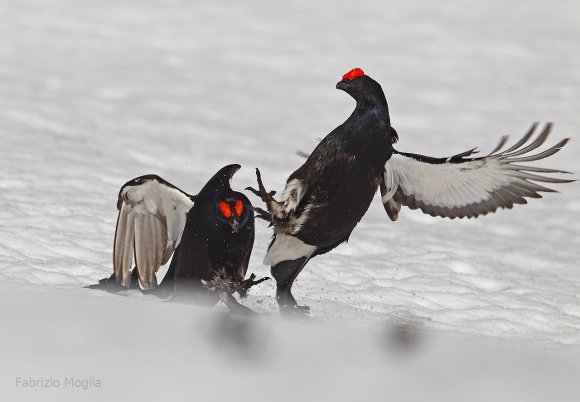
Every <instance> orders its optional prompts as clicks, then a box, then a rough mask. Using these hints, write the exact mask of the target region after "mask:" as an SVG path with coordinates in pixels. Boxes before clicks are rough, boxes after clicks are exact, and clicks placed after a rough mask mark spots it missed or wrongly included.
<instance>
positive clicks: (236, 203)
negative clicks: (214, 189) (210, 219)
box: [213, 191, 253, 233]
mask: <svg viewBox="0 0 580 402" xmlns="http://www.w3.org/2000/svg"><path fill="white" fill-rule="evenodd" d="M213 205H214V213H215V214H216V217H217V222H218V226H220V227H221V228H222V229H223V230H225V231H230V232H231V233H238V231H239V230H240V229H241V228H244V227H245V226H246V224H247V223H248V222H249V221H251V219H250V217H253V214H252V209H251V206H252V204H250V201H249V200H248V198H247V197H246V196H245V195H243V194H242V193H238V192H236V191H220V192H218V193H216V194H215V196H214V198H213Z"/></svg>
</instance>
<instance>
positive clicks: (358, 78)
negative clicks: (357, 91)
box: [354, 76, 362, 81]
mask: <svg viewBox="0 0 580 402" xmlns="http://www.w3.org/2000/svg"><path fill="white" fill-rule="evenodd" d="M361 79H362V78H361V77H360V76H358V77H356V78H355V79H354V80H355V81H360V80H361Z"/></svg>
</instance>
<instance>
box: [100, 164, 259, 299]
mask: <svg viewBox="0 0 580 402" xmlns="http://www.w3.org/2000/svg"><path fill="white" fill-rule="evenodd" d="M239 168H240V166H239V165H228V166H225V167H224V168H222V169H220V170H219V171H218V172H217V173H216V174H215V175H214V176H213V177H212V178H211V179H210V180H209V181H208V182H207V184H206V185H205V186H204V187H203V188H202V189H201V191H200V192H199V193H198V194H197V195H195V196H191V195H189V194H187V193H185V192H183V191H182V190H180V189H178V188H177V187H175V186H174V185H172V184H171V183H168V182H167V181H165V180H163V179H162V178H160V177H158V176H155V175H147V176H141V177H138V178H135V179H133V180H131V181H129V182H127V183H126V184H125V185H124V186H123V187H122V188H121V190H120V191H119V199H118V204H117V206H118V209H119V218H118V220H117V230H116V233H115V250H114V273H113V275H112V276H111V277H110V278H107V279H105V280H102V281H100V284H99V285H98V286H100V287H105V288H108V289H120V288H123V287H124V288H130V287H138V288H140V289H142V290H145V291H148V292H150V293H153V294H156V295H158V296H160V297H164V298H167V297H171V298H172V299H175V300H185V301H195V302H201V303H208V304H215V303H216V302H217V301H218V298H221V299H222V300H223V301H224V302H226V303H227V304H228V306H230V307H233V308H240V309H242V308H243V307H241V305H238V304H237V302H236V301H235V299H233V296H232V295H231V294H232V293H233V292H234V291H238V292H239V293H240V294H242V295H245V293H246V291H247V289H248V288H249V287H251V286H252V285H254V284H256V283H259V281H254V278H255V277H254V276H253V275H252V276H251V277H250V279H248V280H245V279H244V278H245V275H246V272H247V269H248V263H249V259H250V254H251V252H252V248H253V244H254V213H253V211H252V205H251V203H250V201H249V200H248V198H247V197H246V196H245V195H244V194H242V193H239V192H236V191H233V190H232V189H231V187H230V180H231V178H232V176H233V175H234V174H235V172H236V171H237V170H238V169H239ZM133 254H134V256H135V260H136V266H135V268H134V269H133V272H132V273H131V272H130V268H131V265H132V256H133ZM172 254H173V259H172V261H171V264H170V266H169V269H168V271H167V274H166V275H165V278H164V279H163V281H162V282H161V284H160V285H159V286H157V278H156V275H155V273H156V272H157V270H158V269H159V267H160V266H161V265H163V264H165V263H166V262H167V261H168V260H169V258H170V257H171V255H172ZM212 290H217V291H212Z"/></svg>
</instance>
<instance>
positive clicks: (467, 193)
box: [381, 123, 574, 220]
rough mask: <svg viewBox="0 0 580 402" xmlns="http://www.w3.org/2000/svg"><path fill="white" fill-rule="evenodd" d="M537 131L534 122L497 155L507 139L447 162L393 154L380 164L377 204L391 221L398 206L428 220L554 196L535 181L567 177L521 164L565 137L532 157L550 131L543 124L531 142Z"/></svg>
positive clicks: (543, 155)
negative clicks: (484, 153) (487, 150)
mask: <svg viewBox="0 0 580 402" xmlns="http://www.w3.org/2000/svg"><path fill="white" fill-rule="evenodd" d="M537 127H538V123H534V124H533V125H532V127H531V128H530V130H529V131H528V132H527V133H526V135H524V136H523V137H522V138H521V139H520V140H519V141H518V142H517V143H515V144H514V145H513V146H511V147H510V148H508V149H506V150H504V151H501V149H502V148H503V147H504V145H505V144H506V142H507V139H508V137H507V136H504V137H502V138H501V140H500V142H499V144H498V145H497V146H496V147H495V149H494V150H493V151H492V152H491V153H490V154H489V155H487V156H484V157H481V158H469V156H471V155H472V154H474V153H475V152H477V151H475V149H472V150H469V151H467V152H463V153H461V154H458V155H455V156H452V157H449V158H440V159H439V158H431V157H428V156H423V155H416V154H409V153H402V152H397V151H395V152H394V153H393V156H392V157H391V158H390V159H389V160H388V162H387V163H386V165H385V172H384V177H383V181H382V183H381V195H382V200H383V205H384V207H385V209H386V211H387V213H388V214H389V217H390V218H391V219H392V220H396V219H397V217H398V213H399V210H400V208H401V204H402V205H405V206H407V207H409V208H411V209H417V208H419V209H420V210H422V211H423V212H425V213H427V214H429V215H431V216H441V217H445V218H452V219H453V218H464V217H468V218H472V217H476V216H479V215H485V214H488V213H490V212H494V211H495V210H496V209H498V208H511V207H512V206H513V205H514V204H526V203H527V201H526V197H532V198H541V197H542V196H541V195H540V194H539V193H540V192H554V190H552V189H550V188H547V187H544V186H543V185H540V184H538V182H540V183H569V182H572V181H574V180H566V179H560V178H555V177H550V176H548V175H549V174H553V173H569V172H564V171H562V170H555V169H547V168H543V167H535V166H530V165H528V164H526V163H527V162H533V161H537V160H541V159H544V158H547V157H549V156H551V155H553V154H555V153H556V152H558V151H559V150H560V149H562V147H563V146H564V145H566V143H567V142H568V141H569V139H568V138H566V139H564V140H562V141H560V142H558V143H557V144H556V145H554V146H552V147H550V148H548V149H546V150H545V151H543V152H539V153H536V154H533V155H530V153H531V152H532V151H534V150H536V149H537V148H539V147H540V146H541V145H543V144H544V143H545V141H546V139H547V138H548V136H549V134H550V131H551V130H552V124H551V123H548V124H546V125H545V127H544V129H543V130H542V131H541V132H540V134H539V135H538V136H537V137H536V138H535V139H534V140H533V141H531V142H529V143H528V140H530V138H531V137H532V136H533V134H534V132H535V131H536V129H537Z"/></svg>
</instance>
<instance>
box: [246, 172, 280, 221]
mask: <svg viewBox="0 0 580 402" xmlns="http://www.w3.org/2000/svg"><path fill="white" fill-rule="evenodd" d="M256 178H257V181H258V190H256V189H255V188H253V187H246V190H248V191H250V192H252V193H254V195H256V196H257V197H258V198H260V199H261V200H262V202H263V203H264V204H266V208H267V209H268V214H269V215H270V216H272V204H273V203H275V204H279V203H278V201H276V200H275V199H274V195H276V192H275V191H267V190H266V188H265V187H264V182H263V181H262V174H261V173H260V169H258V168H256ZM256 210H259V211H262V212H265V211H264V210H260V209H256ZM262 218H263V217H262ZM266 220H269V221H271V219H266Z"/></svg>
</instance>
